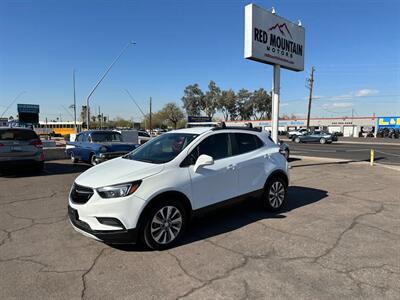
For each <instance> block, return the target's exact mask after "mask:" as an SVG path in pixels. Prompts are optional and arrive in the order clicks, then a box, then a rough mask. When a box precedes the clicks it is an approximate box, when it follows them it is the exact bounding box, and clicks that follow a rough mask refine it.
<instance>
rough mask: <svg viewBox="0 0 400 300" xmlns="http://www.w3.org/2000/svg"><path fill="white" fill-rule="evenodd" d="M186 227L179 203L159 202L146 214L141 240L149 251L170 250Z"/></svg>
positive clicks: (184, 214) (183, 209) (184, 213)
mask: <svg viewBox="0 0 400 300" xmlns="http://www.w3.org/2000/svg"><path fill="white" fill-rule="evenodd" d="M186 225H187V212H186V210H185V208H184V207H183V205H182V204H181V203H180V202H179V201H177V200H164V201H161V202H159V203H157V204H156V205H155V206H153V207H152V208H151V210H150V212H149V213H148V214H147V218H146V223H145V226H144V230H143V232H142V240H143V241H144V243H145V244H146V246H148V247H149V248H151V249H155V250H163V249H167V248H171V247H173V246H174V245H175V244H176V243H177V242H178V241H179V239H180V238H181V236H182V235H183V233H184V231H185V229H186Z"/></svg>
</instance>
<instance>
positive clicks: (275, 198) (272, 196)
mask: <svg viewBox="0 0 400 300" xmlns="http://www.w3.org/2000/svg"><path fill="white" fill-rule="evenodd" d="M284 199H285V187H284V186H283V184H282V183H281V182H280V181H275V182H274V183H272V185H271V188H270V189H269V193H268V201H269V204H270V205H271V206H272V208H275V209H276V208H279V207H280V206H281V205H282V203H283V200H284Z"/></svg>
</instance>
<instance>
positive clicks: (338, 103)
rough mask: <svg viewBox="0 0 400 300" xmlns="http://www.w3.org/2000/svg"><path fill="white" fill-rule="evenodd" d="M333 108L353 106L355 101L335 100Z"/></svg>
mask: <svg viewBox="0 0 400 300" xmlns="http://www.w3.org/2000/svg"><path fill="white" fill-rule="evenodd" d="M332 107H333V108H348V107H353V103H351V102H334V103H333V104H332Z"/></svg>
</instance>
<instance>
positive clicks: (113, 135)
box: [90, 132, 122, 143]
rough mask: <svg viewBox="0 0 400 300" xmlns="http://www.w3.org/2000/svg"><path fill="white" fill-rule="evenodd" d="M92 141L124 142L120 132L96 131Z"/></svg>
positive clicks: (92, 135)
mask: <svg viewBox="0 0 400 300" xmlns="http://www.w3.org/2000/svg"><path fill="white" fill-rule="evenodd" d="M90 136H91V138H92V142H94V143H98V142H122V136H121V134H120V133H119V132H94V133H92V134H91V135H90Z"/></svg>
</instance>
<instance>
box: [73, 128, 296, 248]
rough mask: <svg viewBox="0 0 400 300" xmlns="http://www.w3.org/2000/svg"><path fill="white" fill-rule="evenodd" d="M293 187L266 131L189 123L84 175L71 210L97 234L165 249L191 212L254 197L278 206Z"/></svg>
mask: <svg viewBox="0 0 400 300" xmlns="http://www.w3.org/2000/svg"><path fill="white" fill-rule="evenodd" d="M288 184H289V176H288V163H287V161H286V160H285V158H284V157H283V156H282V155H281V154H280V153H279V147H278V146H277V145H276V144H275V143H273V142H272V141H271V140H270V139H269V138H268V136H267V134H265V133H264V132H261V131H258V130H256V129H255V128H248V129H246V128H245V127H241V128H240V129H239V128H238V127H235V128H232V127H224V126H222V127H215V128H212V127H194V128H186V129H180V130H176V131H171V132H168V133H164V134H162V135H160V136H158V137H156V138H154V139H152V140H150V141H149V142H147V143H145V144H144V145H142V146H140V147H139V148H137V149H136V150H135V151H133V152H131V153H129V154H127V155H125V156H123V157H120V158H116V159H113V160H112V161H109V162H107V163H104V164H100V165H97V166H95V167H93V168H91V169H89V170H87V171H85V172H83V173H82V174H81V175H79V176H78V177H77V178H76V180H75V182H74V184H73V186H72V188H71V192H70V195H69V208H68V213H69V218H70V220H71V224H72V225H73V227H74V229H76V230H77V231H78V232H80V233H82V234H84V235H86V236H89V237H91V238H94V239H97V240H101V241H104V242H107V243H135V242H137V241H139V240H141V241H143V242H144V243H145V244H146V245H147V246H148V247H149V248H152V249H166V248H169V247H171V246H173V245H175V244H176V243H177V242H178V241H179V239H180V238H181V237H182V235H183V233H184V232H185V229H186V228H187V226H188V223H189V220H190V219H191V217H192V216H194V215H196V214H197V213H199V212H202V211H204V210H207V209H209V208H212V207H215V206H219V205H221V204H223V203H227V202H230V201H228V200H239V199H243V198H246V197H248V196H255V197H259V199H260V201H261V202H262V203H263V205H264V206H265V207H266V208H267V209H269V210H271V211H276V210H279V209H280V208H281V207H282V205H283V204H284V202H285V195H286V190H287V187H288Z"/></svg>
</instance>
